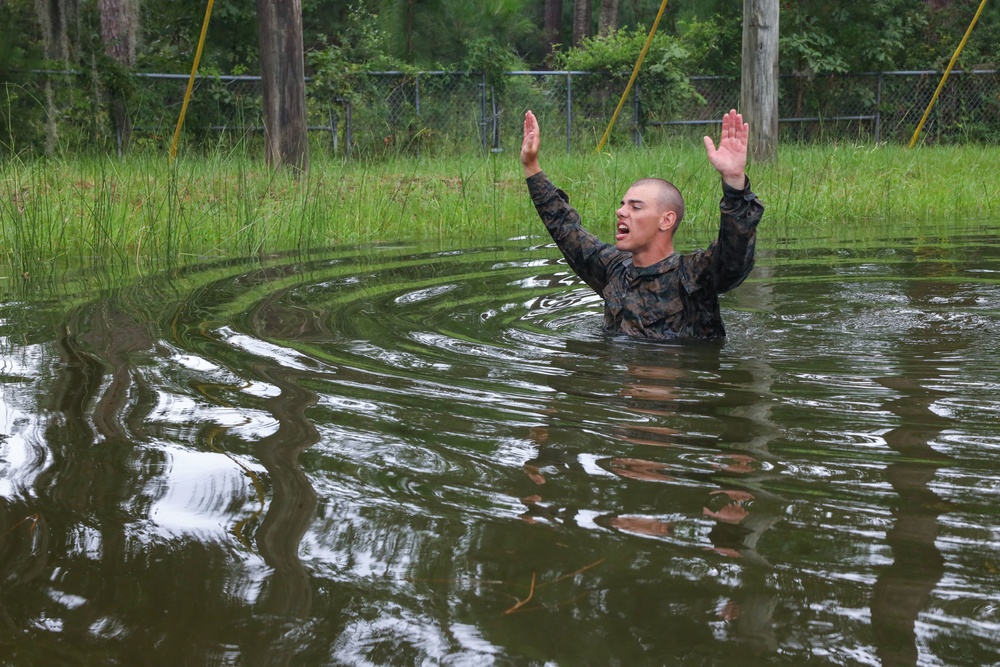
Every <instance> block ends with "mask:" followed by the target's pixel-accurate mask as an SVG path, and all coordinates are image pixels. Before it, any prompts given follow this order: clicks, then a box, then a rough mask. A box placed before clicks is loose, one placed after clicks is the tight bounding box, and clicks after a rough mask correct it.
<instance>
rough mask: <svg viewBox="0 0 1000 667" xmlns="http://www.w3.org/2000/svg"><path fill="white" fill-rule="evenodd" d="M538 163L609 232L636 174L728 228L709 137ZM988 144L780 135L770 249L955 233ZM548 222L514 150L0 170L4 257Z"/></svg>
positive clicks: (986, 168) (496, 234)
mask: <svg viewBox="0 0 1000 667" xmlns="http://www.w3.org/2000/svg"><path fill="white" fill-rule="evenodd" d="M543 166H544V168H545V170H546V172H548V173H549V175H550V176H551V177H552V178H553V180H554V181H555V182H556V183H557V184H558V185H559V186H560V187H562V188H563V189H564V190H566V191H567V192H568V193H570V196H571V199H572V202H573V203H574V205H575V206H576V207H577V208H578V209H579V210H580V212H581V214H582V215H583V218H584V221H585V223H586V224H588V226H589V227H590V228H591V229H593V230H594V231H596V232H598V233H599V234H601V235H602V236H604V237H605V238H610V236H611V228H612V225H611V223H612V220H613V212H614V210H615V208H616V206H617V202H618V201H619V199H620V198H621V195H622V193H623V192H624V191H625V190H626V189H627V187H628V184H629V183H631V182H632V181H633V180H635V179H636V178H639V177H641V176H646V175H660V176H664V177H666V178H669V179H671V180H673V181H674V182H675V183H677V185H678V186H680V188H681V189H682V191H683V192H684V193H685V197H686V199H687V207H688V211H689V214H688V217H687V218H686V219H685V226H684V228H682V231H681V233H680V234H681V235H680V236H679V237H678V238H679V241H680V243H679V245H680V246H681V247H683V248H687V247H693V246H703V245H704V244H705V243H707V242H708V240H709V237H710V236H711V234H712V231H713V229H714V227H715V225H716V224H717V202H718V196H719V189H718V179H717V176H716V175H715V173H714V171H712V169H711V167H710V166H709V165H708V163H707V161H706V158H705V155H704V148H703V147H702V146H700V145H694V144H689V145H684V146H673V147H660V148H653V149H642V150H634V149H629V150H624V151H618V152H616V153H614V154H610V153H609V154H604V155H599V156H598V155H593V154H582V155H566V154H565V153H563V152H562V151H559V150H557V149H552V150H550V151H549V152H548V153H546V152H544V149H543ZM998 171H1000V151H997V150H996V149H995V148H986V147H974V146H967V147H933V148H921V149H917V150H912V151H911V150H907V149H906V148H903V147H898V146H880V147H872V146H850V145H841V146H823V147H812V146H809V147H805V146H785V147H782V149H781V152H780V158H779V160H778V162H777V163H776V164H769V165H760V166H753V165H751V167H750V170H749V172H750V176H751V179H752V180H753V184H754V189H755V191H757V192H758V194H759V195H760V197H761V199H762V200H763V201H764V202H765V204H766V205H767V213H766V214H765V219H764V222H763V223H762V224H763V227H762V233H761V240H760V243H761V244H762V245H764V244H767V243H769V242H782V243H787V242H795V240H796V239H801V240H803V241H815V240H817V239H830V240H831V242H834V241H836V240H837V239H840V238H857V237H858V236H864V237H871V238H875V239H877V238H880V237H884V238H886V239H887V240H888V239H891V238H895V237H898V236H900V235H908V234H909V233H910V231H911V230H912V232H913V233H924V232H926V231H927V230H941V231H945V232H946V231H947V228H948V225H949V223H950V221H954V220H958V219H963V220H969V219H978V220H983V221H984V224H989V222H990V221H992V222H994V223H996V222H1000V196H998V194H1000V193H998V189H1000V186H998V185H997V180H996V178H995V177H994V174H996V173H998ZM540 231H541V226H540V223H538V220H537V217H536V216H535V214H534V210H533V208H532V207H531V205H530V202H529V200H528V198H527V195H526V191H525V188H524V183H523V179H522V177H521V168H520V164H519V162H518V158H517V155H516V154H512V153H502V154H497V155H489V156H482V155H471V156H467V157H454V158H435V159H421V158H397V159H394V160H383V161H378V162H357V161H354V162H352V161H341V160H334V159H329V158H324V157H323V156H319V155H317V156H314V158H313V165H312V169H311V172H310V175H309V176H308V177H307V178H304V179H302V180H301V181H296V180H295V179H293V178H291V177H289V176H288V175H286V174H275V173H271V172H270V171H268V170H267V169H266V168H264V167H263V166H262V164H261V163H259V162H258V161H256V160H253V159H250V158H248V157H245V156H239V155H237V156H227V155H219V156H216V157H213V158H185V159H179V160H178V161H176V162H175V163H173V164H172V165H171V164H170V163H169V162H168V161H167V160H166V159H165V158H164V157H163V156H161V155H139V156H135V157H130V158H128V159H125V160H117V159H100V160H99V159H83V160H79V161H67V160H45V161H34V162H30V163H25V162H22V161H18V160H11V161H7V162H6V163H4V164H3V166H2V171H0V259H2V260H6V263H7V264H8V266H9V267H10V268H11V269H14V270H17V269H18V267H20V266H29V265H33V264H36V263H38V262H58V261H60V260H74V261H77V260H83V261H87V260H89V259H92V258H100V259H104V260H108V259H112V260H116V261H122V262H127V263H134V264H136V265H139V266H151V265H158V264H160V263H162V262H164V261H169V262H171V263H176V262H180V263H185V262H188V261H194V260H196V259H200V258H205V257H219V256H236V255H240V256H242V255H248V254H259V253H270V252H280V251H285V250H292V249H299V248H316V247H327V246H336V245H342V244H354V243H368V242H378V241H399V240H439V241H441V242H442V243H445V244H452V243H458V244H465V245H470V244H472V245H483V244H489V243H492V242H494V241H496V240H499V239H504V238H510V237H515V236H525V235H531V234H537V233H539V232H540Z"/></svg>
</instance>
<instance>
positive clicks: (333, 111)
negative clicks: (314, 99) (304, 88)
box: [330, 104, 337, 155]
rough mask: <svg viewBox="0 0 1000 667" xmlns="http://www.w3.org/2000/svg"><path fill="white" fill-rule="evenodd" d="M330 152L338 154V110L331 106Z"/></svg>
mask: <svg viewBox="0 0 1000 667" xmlns="http://www.w3.org/2000/svg"><path fill="white" fill-rule="evenodd" d="M330 150H331V151H333V154H334V155H336V154H337V110H336V109H335V108H334V106H333V105H332V104H331V105H330Z"/></svg>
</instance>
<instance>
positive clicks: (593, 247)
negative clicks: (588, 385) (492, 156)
mask: <svg viewBox="0 0 1000 667" xmlns="http://www.w3.org/2000/svg"><path fill="white" fill-rule="evenodd" d="M527 181H528V191H529V192H530V194H531V199H532V201H533V202H534V204H535V208H536V209H537V210H538V215H539V216H540V217H541V218H542V222H544V223H545V227H546V229H548V230H549V234H551V235H552V239H553V240H554V241H555V242H556V245H558V246H559V249H560V250H561V251H562V254H563V256H564V257H565V258H566V261H567V262H568V263H569V266H570V268H571V269H573V271H575V272H576V274H577V275H578V276H580V278H582V279H583V280H584V282H586V283H587V284H588V285H589V286H590V287H591V288H593V290H594V291H595V292H597V293H598V294H600V295H601V296H602V297H604V330H605V331H607V332H609V333H614V334H624V335H627V336H633V337H637V338H653V339H671V338H722V337H723V336H725V335H726V330H725V327H724V326H723V324H722V314H721V312H720V311H719V295H720V294H722V293H723V292H726V291H728V290H731V289H733V288H734V287H736V286H737V285H739V284H740V283H742V282H743V280H744V279H745V278H746V277H747V275H749V273H750V271H751V269H753V263H754V246H755V244H756V240H757V223H758V222H760V218H761V216H762V215H763V213H764V205H763V204H762V203H761V202H760V200H758V199H757V196H756V195H755V194H754V193H753V192H752V191H751V190H750V180H749V179H747V181H746V186H745V187H744V189H743V190H737V189H735V188H731V187H729V186H728V185H726V184H725V183H723V184H722V201H721V202H720V204H719V207H720V209H721V210H722V220H721V222H720V224H719V237H718V238H717V239H716V240H715V241H713V242H712V243H711V245H709V246H708V248H707V249H706V250H696V251H695V252H692V253H688V254H685V255H681V254H678V253H676V252H675V253H674V254H672V255H670V256H669V257H667V258H666V259H664V260H663V261H661V262H658V263H656V264H653V265H651V266H646V267H636V266H634V265H633V264H632V255H631V253H627V252H623V251H621V250H618V248H616V247H615V246H614V245H613V244H608V243H604V242H603V241H601V240H600V239H599V238H597V236H595V235H594V234H592V233H590V232H588V231H587V230H585V229H584V228H583V226H582V225H581V223H580V215H579V213H577V211H576V209H574V208H573V207H572V206H570V204H569V197H568V196H567V195H566V193H565V192H563V191H562V190H560V189H559V188H557V187H556V186H554V185H553V184H552V182H551V181H549V179H548V177H547V176H546V175H545V173H544V172H539V173H537V174H535V175H534V176H532V177H530V178H528V179H527Z"/></svg>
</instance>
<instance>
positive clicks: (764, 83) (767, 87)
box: [740, 0, 778, 162]
mask: <svg viewBox="0 0 1000 667" xmlns="http://www.w3.org/2000/svg"><path fill="white" fill-rule="evenodd" d="M742 74H743V78H742V84H741V87H740V106H741V107H742V112H743V118H744V119H745V120H746V122H747V123H749V124H750V157H751V159H753V160H755V161H760V162H767V161H770V160H774V159H777V157H778V0H743V71H742Z"/></svg>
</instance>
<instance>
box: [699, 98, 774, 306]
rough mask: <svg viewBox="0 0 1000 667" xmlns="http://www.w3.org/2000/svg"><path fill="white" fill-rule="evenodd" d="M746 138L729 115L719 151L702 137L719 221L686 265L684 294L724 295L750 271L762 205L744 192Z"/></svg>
mask: <svg viewBox="0 0 1000 667" xmlns="http://www.w3.org/2000/svg"><path fill="white" fill-rule="evenodd" d="M749 136H750V126H749V125H747V124H746V123H744V122H743V116H742V115H740V114H738V113H736V110H735V109H733V110H731V111H730V112H729V113H727V114H726V115H725V116H723V117H722V135H721V137H720V138H719V147H718V148H716V147H715V144H714V143H713V142H712V139H711V138H710V137H705V150H706V152H707V153H708V160H709V162H711V163H712V166H713V167H715V169H716V171H718V172H719V174H720V175H721V176H722V201H721V202H720V208H721V213H722V219H721V221H720V223H719V237H718V239H717V240H716V241H714V242H713V243H712V244H711V245H710V246H709V247H708V249H707V250H706V251H704V252H700V253H696V254H695V256H694V258H693V261H692V263H691V264H690V265H689V266H690V269H691V270H690V272H688V273H687V274H686V279H685V286H686V287H687V289H688V290H689V291H693V290H696V289H700V288H701V287H702V286H708V285H711V286H712V288H713V289H714V291H716V292H726V291H728V290H730V289H732V288H734V287H736V286H737V285H739V284H740V283H742V282H743V280H744V279H745V278H746V277H747V276H748V275H749V274H750V271H751V270H752V269H753V263H754V247H755V245H756V239H757V234H756V228H757V223H758V222H760V218H761V216H762V215H763V213H764V205H763V204H762V203H761V202H760V200H759V199H757V196H756V195H755V194H754V193H753V191H752V190H750V181H749V179H747V176H746V164H747V143H748V139H749Z"/></svg>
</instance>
